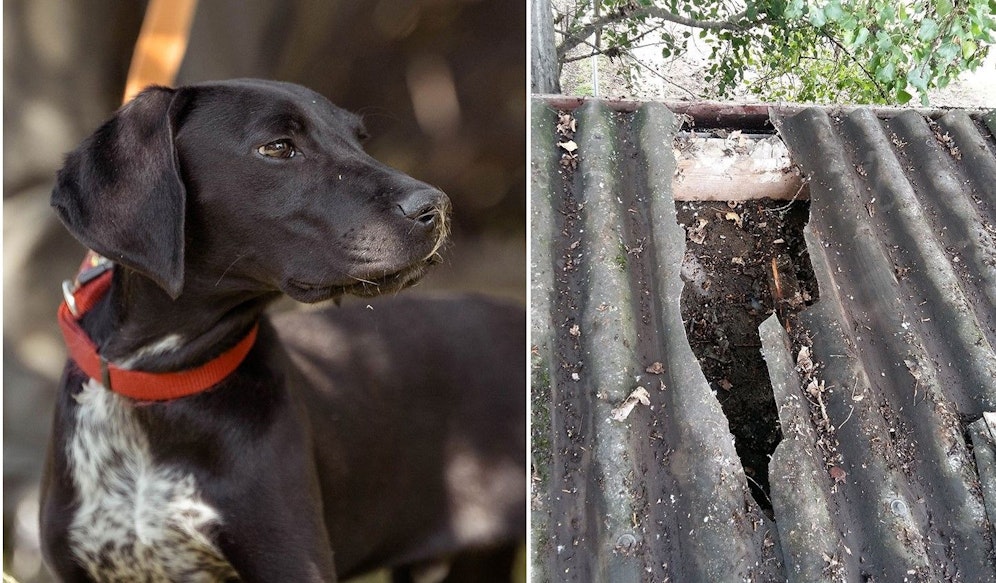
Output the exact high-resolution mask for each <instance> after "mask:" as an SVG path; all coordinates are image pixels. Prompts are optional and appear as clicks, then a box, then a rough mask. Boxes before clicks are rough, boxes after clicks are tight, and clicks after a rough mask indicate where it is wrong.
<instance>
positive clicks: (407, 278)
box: [281, 256, 439, 304]
mask: <svg viewBox="0 0 996 583" xmlns="http://www.w3.org/2000/svg"><path fill="white" fill-rule="evenodd" d="M438 262H439V260H438V256H433V257H430V258H429V259H426V260H424V261H421V262H419V263H416V264H413V265H409V266H408V267H406V268H404V269H402V270H400V271H396V272H394V273H390V274H386V275H384V276H382V277H379V278H377V279H363V280H356V281H355V282H353V283H349V284H332V285H328V284H319V283H310V282H306V281H302V280H298V279H294V278H290V279H287V280H286V281H285V282H284V284H283V285H282V286H281V288H282V289H283V292H284V293H285V294H287V295H288V296H290V297H291V298H292V299H294V300H296V301H299V302H303V303H306V304H314V303H317V302H323V301H326V300H332V299H338V298H341V297H343V296H350V295H351V296H359V297H373V296H379V295H382V294H390V293H395V292H398V291H401V290H403V289H405V288H406V287H408V286H410V285H412V284H414V283H415V282H417V281H418V280H419V279H421V277H422V275H423V274H424V273H425V271H426V268H428V267H429V266H430V265H434V264H436V263H438Z"/></svg>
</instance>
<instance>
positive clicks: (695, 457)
mask: <svg viewBox="0 0 996 583" xmlns="http://www.w3.org/2000/svg"><path fill="white" fill-rule="evenodd" d="M535 110H543V112H542V113H540V114H538V115H536V114H534V125H533V142H534V143H536V142H537V141H538V140H543V139H544V138H546V137H547V136H549V139H550V142H547V146H546V152H555V148H556V143H555V142H554V141H553V135H554V131H553V130H554V127H555V125H556V116H555V115H554V114H552V113H551V112H549V110H547V109H546V108H544V107H543V106H542V104H540V103H537V104H536V107H534V111H535ZM575 115H576V116H577V125H578V133H577V136H575V141H576V143H577V145H578V154H579V163H578V168H577V170H576V171H569V170H565V169H564V168H562V167H561V168H558V167H556V166H554V165H552V164H551V162H550V160H549V158H548V155H547V154H544V156H546V157H534V167H533V172H534V179H533V193H534V198H533V205H534V207H535V206H536V205H539V204H542V205H549V207H550V208H549V209H544V210H542V211H536V210H534V211H533V220H534V223H533V226H532V229H533V236H534V240H533V269H534V270H535V272H534V278H533V286H534V287H533V302H534V305H537V300H539V301H540V302H546V305H547V306H548V307H547V308H546V310H547V311H546V312H545V313H541V311H542V310H543V309H542V308H537V309H535V310H534V316H535V317H536V319H534V324H533V327H534V328H533V329H534V344H535V345H536V351H537V353H538V355H537V357H536V359H537V361H538V362H539V363H541V365H542V366H545V367H546V368H547V370H549V375H548V376H549V385H550V395H551V396H550V399H551V407H552V410H551V414H550V420H551V426H552V429H551V430H550V432H549V435H550V437H551V441H552V443H551V451H552V452H554V458H555V459H554V461H553V463H552V464H551V465H552V466H553V467H552V468H551V469H550V471H549V472H548V476H549V483H547V484H544V485H543V486H541V487H542V488H543V489H544V491H545V496H548V498H546V503H547V507H546V510H548V511H549V514H548V515H547V514H544V520H548V522H547V523H546V524H544V525H542V526H543V527H544V528H546V529H547V533H548V536H546V537H542V536H541V537H538V538H542V539H546V540H548V542H547V544H546V545H545V546H544V545H536V547H535V550H534V553H535V554H534V557H535V559H536V561H535V562H537V563H538V562H543V563H544V566H543V567H541V568H538V569H537V571H536V573H539V574H541V576H543V577H547V578H549V580H555V581H636V580H647V581H667V580H671V581H697V580H703V581H705V580H708V581H742V580H757V581H761V580H771V579H772V578H773V577H774V578H776V579H777V578H778V575H777V573H778V572H779V571H780V568H781V567H780V562H779V560H778V558H777V551H776V545H777V542H776V536H775V533H774V530H773V528H772V526H771V525H770V523H768V522H767V520H766V519H765V518H764V517H763V515H762V514H761V513H760V512H759V511H758V509H757V507H756V504H755V503H754V502H753V500H752V499H751V498H750V496H749V495H748V494H747V488H746V478H745V476H744V473H743V469H742V467H741V465H740V463H739V460H738V458H737V457H736V451H735V449H734V447H733V441H732V437H731V435H730V433H729V428H728V424H727V421H726V418H725V417H724V416H723V414H722V411H721V409H720V407H719V403H718V401H717V400H716V398H715V396H714V395H713V394H712V393H711V391H710V389H709V385H708V384H707V382H706V380H705V378H704V376H703V375H702V372H701V369H700V368H699V366H698V364H697V361H696V359H695V357H694V355H693V353H692V351H691V348H690V347H689V345H688V342H687V339H686V338H685V331H684V326H683V324H682V320H681V312H680V296H681V289H682V283H681V279H680V275H679V271H680V265H681V259H682V257H683V255H684V231H683V230H682V229H681V228H680V227H679V226H678V225H677V222H676V220H675V208H674V202H673V200H672V197H671V181H672V177H673V173H674V168H675V161H674V158H673V151H672V142H673V138H674V135H675V132H676V131H677V129H678V126H679V124H678V122H677V121H676V120H675V118H674V116H673V115H672V114H671V113H670V112H669V111H668V110H667V109H666V108H663V107H661V106H655V105H647V106H645V107H644V108H641V110H640V111H638V112H637V113H635V114H618V113H615V112H612V111H611V110H609V109H607V108H605V107H604V106H602V105H600V104H599V103H597V102H593V103H589V104H586V105H585V106H584V107H582V108H580V109H579V110H578V111H577V112H575ZM543 124H548V125H546V127H540V126H541V125H543ZM537 162H538V163H537ZM537 172H540V173H543V175H542V176H541V177H536V176H535V174H536V173H537ZM620 175H625V176H626V185H625V188H623V184H620V183H619V182H618V177H619V176H620ZM558 178H559V179H560V180H559V182H558ZM540 191H542V192H540ZM537 221H543V223H544V224H542V225H538V224H537ZM547 236H549V245H548V244H547V241H546V237H547ZM537 247H540V248H541V249H540V250H537ZM543 298H545V299H543ZM547 324H549V330H544V329H543V328H544V326H546V325H547ZM653 362H659V363H662V364H663V369H664V371H663V373H662V374H660V375H656V374H651V373H648V372H647V371H646V369H647V367H648V366H650V365H652V363H653ZM534 378H536V375H534ZM637 387H643V388H644V389H645V390H647V391H648V397H649V401H650V405H649V406H645V405H642V404H638V405H636V407H635V408H634V410H633V411H632V412H631V413H630V414H629V416H628V418H626V419H625V420H615V419H613V418H612V416H613V410H614V409H615V408H616V407H618V406H619V405H620V404H621V403H623V401H624V400H625V399H626V398H627V397H628V396H629V395H630V394H631V393H632V391H634V390H635V389H636V388H637ZM547 516H548V518H546V517H547Z"/></svg>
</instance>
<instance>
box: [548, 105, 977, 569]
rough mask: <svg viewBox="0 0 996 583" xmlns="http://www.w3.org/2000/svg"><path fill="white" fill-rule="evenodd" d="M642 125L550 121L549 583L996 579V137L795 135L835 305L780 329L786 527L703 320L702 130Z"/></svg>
mask: <svg viewBox="0 0 996 583" xmlns="http://www.w3.org/2000/svg"><path fill="white" fill-rule="evenodd" d="M625 109H626V110H627V111H624V112H617V111H615V110H614V109H612V108H611V107H609V105H607V104H606V103H603V102H595V101H591V102H586V103H585V104H584V105H583V106H581V107H580V108H578V109H576V110H575V111H574V112H573V117H574V118H575V120H576V130H577V133H576V134H573V133H570V134H569V135H568V136H566V137H560V138H558V137H557V135H556V132H557V128H558V123H559V124H561V129H562V130H564V131H563V132H562V133H568V132H569V131H570V128H566V129H565V128H564V127H563V124H564V121H565V119H563V118H559V117H558V113H557V110H556V109H555V108H554V107H551V106H550V105H548V102H547V101H543V100H536V101H534V105H533V108H532V111H533V114H532V115H533V119H532V164H533V167H532V177H533V178H532V180H533V183H532V187H533V188H532V201H531V212H532V227H531V228H532V257H531V277H532V290H533V293H532V310H533V312H532V327H533V329H532V334H533V344H534V359H533V381H534V382H533V387H534V389H533V390H534V400H533V409H534V423H533V439H534V452H535V453H534V470H535V477H534V504H533V506H534V507H533V520H534V524H533V533H534V540H533V546H532V548H533V564H534V570H535V572H534V576H535V577H536V579H537V580H550V581H779V580H790V581H821V580H825V581H841V580H845V581H903V580H909V581H946V580H952V581H996V558H994V557H996V554H994V547H993V529H992V524H993V521H991V520H990V516H993V517H994V518H996V515H993V514H992V513H993V511H994V510H996V508H994V506H996V497H994V490H996V449H994V448H996V439H994V433H996V429H994V425H996V421H994V420H993V419H992V417H990V418H988V419H987V418H986V417H984V416H983V414H984V413H985V412H992V411H996V352H994V351H993V345H994V342H996V244H994V239H996V227H994V225H996V143H994V140H993V137H992V135H991V133H990V132H991V131H993V130H992V129H991V128H993V126H994V125H996V118H994V117H993V116H992V115H990V116H989V117H988V118H985V117H984V116H979V115H975V116H974V117H973V116H972V115H969V113H968V112H964V111H951V112H948V113H944V114H943V115H941V114H937V115H934V114H932V115H931V116H925V115H924V114H923V113H922V112H916V111H907V112H897V111H894V110H892V111H889V112H888V114H887V115H884V114H881V112H879V113H877V112H876V111H873V110H871V109H864V108H857V109H852V110H850V111H849V112H848V113H846V114H839V115H835V114H834V113H832V112H831V111H828V110H825V109H817V108H813V109H805V110H802V111H798V112H797V111H795V110H793V111H791V113H790V114H784V115H781V116H779V115H777V113H776V114H775V115H774V116H773V118H774V119H773V121H774V122H775V124H776V126H777V128H778V134H779V136H780V137H781V138H782V139H783V140H784V142H785V144H786V145H787V146H788V150H789V152H790V155H791V157H792V159H793V161H794V162H795V164H797V165H798V166H799V167H800V168H801V172H802V174H803V175H804V176H805V177H806V178H807V179H808V190H809V197H810V205H811V206H810V220H809V224H808V226H807V228H806V242H807V245H808V249H809V255H810V258H811V260H812V264H813V269H814V271H815V273H816V279H817V282H818V285H819V292H820V293H819V300H818V301H817V302H816V303H815V304H813V305H812V306H811V307H810V308H808V309H807V310H806V311H804V312H803V313H802V314H801V318H800V320H799V323H800V324H801V327H797V328H794V329H792V330H791V334H789V333H786V331H785V329H784V328H783V327H782V325H781V324H780V323H779V322H778V320H777V319H776V318H774V317H772V318H769V320H767V321H765V323H764V324H763V325H762V326H761V330H760V334H761V343H762V345H763V347H762V352H763V355H764V358H765V360H766V362H767V368H768V372H769V376H770V378H771V386H772V390H773V392H774V400H775V402H776V404H777V407H778V415H779V417H780V421H781V430H782V435H783V437H782V440H781V442H780V443H779V445H778V446H777V449H776V450H775V452H774V455H773V456H772V460H771V465H770V467H769V476H770V483H771V487H770V498H771V510H772V512H773V516H774V519H773V520H771V519H769V517H768V516H767V515H766V513H765V512H764V511H762V509H761V508H760V507H759V506H758V504H757V503H756V502H755V501H754V499H753V498H752V497H751V495H750V492H749V488H748V486H747V483H748V482H747V476H746V474H745V472H744V469H743V467H742V464H741V462H740V459H739V458H738V456H737V452H736V449H735V447H734V439H733V437H732V435H731V434H730V430H729V423H728V421H727V418H726V416H725V415H724V413H723V410H722V408H721V407H720V405H719V401H718V400H717V398H716V396H715V394H714V393H713V390H712V389H711V388H710V386H709V383H708V382H707V381H706V379H705V377H704V376H703V373H702V370H701V368H700V366H699V364H698V361H697V360H696V358H695V355H694V354H693V352H692V350H691V348H690V346H689V342H688V339H687V337H686V332H685V327H684V324H683V322H682V315H681V309H680V298H681V293H682V288H683V283H682V280H681V275H680V269H681V265H682V260H683V257H684V256H685V247H686V244H685V240H686V239H685V237H686V233H685V230H684V229H683V228H682V227H681V226H679V224H678V223H677V221H676V210H675V204H674V200H673V193H674V188H673V180H674V174H675V170H676V168H677V163H676V160H675V149H674V147H673V145H674V143H675V138H676V136H677V135H678V132H679V129H680V126H681V120H680V119H679V118H678V117H676V116H675V115H674V114H673V113H672V112H671V111H670V110H669V109H668V108H667V107H665V106H664V105H662V104H655V103H647V104H637V105H632V104H627V106H626V107H625ZM752 123H755V122H754V121H752ZM987 124H988V128H989V129H987V127H986V126H987ZM730 129H736V128H735V127H731V128H730ZM568 138H571V139H570V140H569V139H568ZM569 141H572V142H573V143H574V144H576V146H577V150H576V151H574V152H573V153H572V154H571V155H569V156H567V157H566V159H565V157H564V154H565V153H568V149H569V148H571V146H570V145H568V146H567V148H565V147H564V146H558V143H566V142H569ZM575 165H576V167H575ZM643 237H645V240H644V239H642V238H643ZM635 240H641V241H642V243H641V245H642V252H641V253H638V254H625V255H624V257H623V258H624V259H625V261H623V262H620V261H619V260H618V257H619V255H620V245H623V247H624V248H627V249H628V247H626V245H627V244H633V241H635ZM627 242H628V243H627ZM800 351H801V352H802V353H803V354H802V356H801V357H800ZM810 360H811V363H810V362H809V361H810ZM655 362H659V363H661V365H662V366H661V367H660V368H658V369H657V370H656V371H654V372H651V371H648V370H647V368H648V364H650V363H655ZM658 372H659V373H660V374H656V373H658ZM637 387H642V388H644V389H645V390H646V395H645V396H644V399H645V400H646V401H645V403H649V405H647V404H644V403H640V402H639V401H636V402H637V404H636V406H635V407H633V409H632V411H631V412H630V413H629V415H628V417H626V418H625V419H624V420H621V421H620V420H617V419H614V418H613V414H614V413H615V414H616V416H617V417H621V416H622V415H621V414H620V413H619V411H618V409H617V408H618V407H620V405H621V404H623V403H625V401H626V399H627V397H630V396H631V395H633V394H634V390H636V389H637ZM639 396H640V395H634V397H633V398H634V399H636V398H638V397H639ZM980 475H981V478H980ZM987 508H988V514H987Z"/></svg>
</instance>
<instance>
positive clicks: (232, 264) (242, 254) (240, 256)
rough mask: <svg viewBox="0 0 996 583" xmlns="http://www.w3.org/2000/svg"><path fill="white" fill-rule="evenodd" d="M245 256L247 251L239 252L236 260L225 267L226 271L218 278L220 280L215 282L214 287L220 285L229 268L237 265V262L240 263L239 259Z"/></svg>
mask: <svg viewBox="0 0 996 583" xmlns="http://www.w3.org/2000/svg"><path fill="white" fill-rule="evenodd" d="M245 256H246V253H239V254H238V255H237V256H236V257H235V260H234V261H232V262H231V263H229V264H228V267H226V268H225V271H222V272H221V277H219V278H218V281H216V282H214V287H218V285H219V284H220V283H221V280H223V279H225V275H226V274H227V273H228V270H230V269H231V268H233V267H235V264H236V263H238V261H239V259H242V258H243V257H245Z"/></svg>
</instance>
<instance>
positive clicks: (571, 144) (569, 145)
mask: <svg viewBox="0 0 996 583" xmlns="http://www.w3.org/2000/svg"><path fill="white" fill-rule="evenodd" d="M557 145H558V146H560V147H561V148H563V149H565V150H567V153H568V154H573V153H574V151H575V150H577V149H578V145H577V143H576V142H575V141H574V140H567V141H566V142H560V143H558V144H557Z"/></svg>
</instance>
